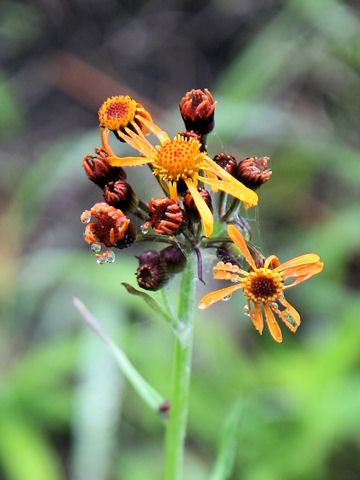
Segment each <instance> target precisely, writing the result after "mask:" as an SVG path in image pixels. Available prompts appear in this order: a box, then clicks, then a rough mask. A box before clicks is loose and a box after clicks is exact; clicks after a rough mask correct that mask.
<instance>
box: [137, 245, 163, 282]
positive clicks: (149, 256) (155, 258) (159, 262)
mask: <svg viewBox="0 0 360 480" xmlns="http://www.w3.org/2000/svg"><path fill="white" fill-rule="evenodd" d="M168 278H169V277H168V273H167V269H166V265H165V262H164V261H163V259H162V257H161V255H160V253H159V252H155V251H154V250H148V251H147V252H144V253H142V254H141V255H140V257H139V267H138V269H137V271H136V279H137V282H138V284H139V286H140V287H141V288H144V289H145V290H153V291H155V290H158V289H159V288H161V287H162V286H163V285H164V284H165V283H166V282H167V280H168Z"/></svg>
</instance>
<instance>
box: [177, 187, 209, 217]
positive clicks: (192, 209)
mask: <svg viewBox="0 0 360 480" xmlns="http://www.w3.org/2000/svg"><path fill="white" fill-rule="evenodd" d="M198 192H199V193H200V195H201V196H202V198H203V199H204V200H205V203H206V205H207V206H208V207H209V208H210V210H211V211H213V206H212V200H211V195H210V192H208V191H207V190H206V189H205V188H201V187H198ZM184 207H185V210H186V213H187V214H188V216H189V218H190V219H191V220H193V221H199V220H200V215H199V212H198V209H197V208H196V205H195V202H194V199H193V196H192V195H191V193H190V191H189V190H187V192H186V194H185V197H184Z"/></svg>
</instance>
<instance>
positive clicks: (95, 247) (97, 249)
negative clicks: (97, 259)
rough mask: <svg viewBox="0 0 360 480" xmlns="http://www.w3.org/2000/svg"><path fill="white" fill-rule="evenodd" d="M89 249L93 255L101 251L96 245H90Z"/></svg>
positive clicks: (99, 246)
mask: <svg viewBox="0 0 360 480" xmlns="http://www.w3.org/2000/svg"><path fill="white" fill-rule="evenodd" d="M90 248H91V250H92V251H93V252H94V253H99V252H100V251H101V245H99V244H98V243H92V244H91V247H90Z"/></svg>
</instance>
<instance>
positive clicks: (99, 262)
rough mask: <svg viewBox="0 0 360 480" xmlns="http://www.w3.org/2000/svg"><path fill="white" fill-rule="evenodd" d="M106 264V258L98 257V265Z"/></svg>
mask: <svg viewBox="0 0 360 480" xmlns="http://www.w3.org/2000/svg"><path fill="white" fill-rule="evenodd" d="M105 262H106V258H104V257H96V263H98V264H99V265H102V264H103V263H105Z"/></svg>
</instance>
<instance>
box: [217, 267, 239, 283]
mask: <svg viewBox="0 0 360 480" xmlns="http://www.w3.org/2000/svg"><path fill="white" fill-rule="evenodd" d="M214 278H215V279H216V280H230V281H231V282H241V280H242V278H241V277H240V276H239V275H236V273H231V272H226V271H224V270H215V269H214Z"/></svg>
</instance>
